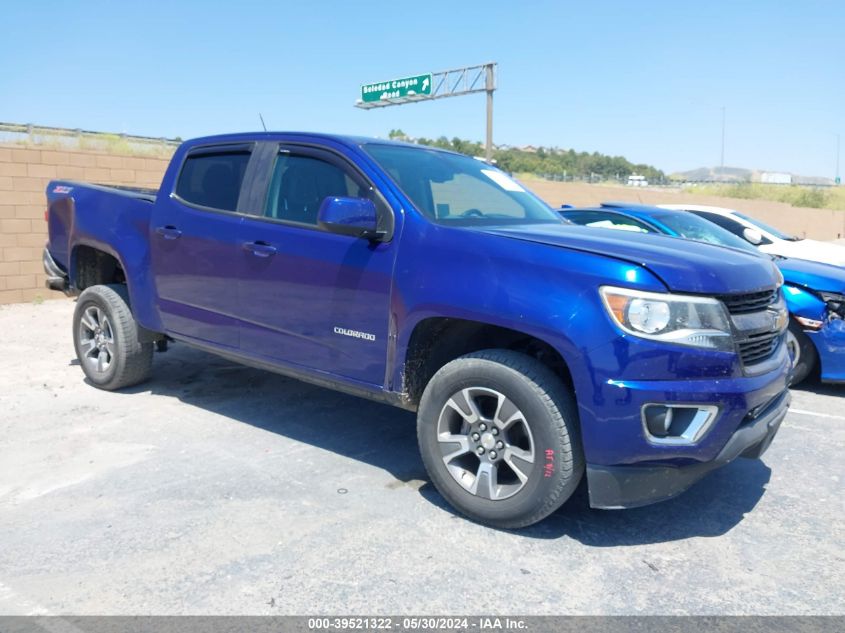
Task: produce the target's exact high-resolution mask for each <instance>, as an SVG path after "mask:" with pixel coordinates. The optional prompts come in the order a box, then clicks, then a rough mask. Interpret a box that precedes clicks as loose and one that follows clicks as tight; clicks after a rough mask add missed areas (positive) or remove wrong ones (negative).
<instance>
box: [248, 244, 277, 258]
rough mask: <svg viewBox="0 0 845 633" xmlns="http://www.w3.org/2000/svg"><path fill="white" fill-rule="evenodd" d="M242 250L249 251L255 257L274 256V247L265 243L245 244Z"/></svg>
mask: <svg viewBox="0 0 845 633" xmlns="http://www.w3.org/2000/svg"><path fill="white" fill-rule="evenodd" d="M244 250H245V251H249V252H250V253H252V254H253V255H255V256H256V257H270V256H271V255H275V254H276V247H275V246H273V245H271V244H268V243H267V242H246V243H245V244H244Z"/></svg>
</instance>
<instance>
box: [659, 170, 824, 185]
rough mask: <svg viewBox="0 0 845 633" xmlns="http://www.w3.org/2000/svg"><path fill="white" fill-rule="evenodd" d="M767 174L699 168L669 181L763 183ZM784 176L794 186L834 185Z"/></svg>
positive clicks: (810, 177)
mask: <svg viewBox="0 0 845 633" xmlns="http://www.w3.org/2000/svg"><path fill="white" fill-rule="evenodd" d="M766 173H771V172H766V171H763V170H758V169H745V168H743V167H699V168H698V169H690V170H689V171H680V172H676V173H674V174H671V175H670V176H669V179H670V180H677V181H682V182H723V183H743V182H762V181H764V180H765V178H764V177H763V174H766ZM783 174H784V175H787V176H789V177H790V178H791V182H792V184H794V185H817V186H829V185H832V184H833V180H832V179H830V178H822V177H820V176H799V175H797V174H790V173H787V172H783Z"/></svg>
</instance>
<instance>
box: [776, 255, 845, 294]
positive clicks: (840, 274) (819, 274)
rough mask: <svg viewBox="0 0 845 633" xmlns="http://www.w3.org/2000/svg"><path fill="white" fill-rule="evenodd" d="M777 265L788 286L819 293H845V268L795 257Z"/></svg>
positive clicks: (785, 259)
mask: <svg viewBox="0 0 845 633" xmlns="http://www.w3.org/2000/svg"><path fill="white" fill-rule="evenodd" d="M775 263H776V264H777V266H778V268H780V272H781V273H783V279H784V281H785V282H786V283H788V284H792V285H793V286H801V287H803V288H807V289H808V290H815V291H817V292H839V293H841V292H845V268H841V267H840V266H831V265H830V264H821V263H819V262H811V261H808V260H806V259H795V258H794V257H785V258H783V259H780V260H777V261H776V262H775Z"/></svg>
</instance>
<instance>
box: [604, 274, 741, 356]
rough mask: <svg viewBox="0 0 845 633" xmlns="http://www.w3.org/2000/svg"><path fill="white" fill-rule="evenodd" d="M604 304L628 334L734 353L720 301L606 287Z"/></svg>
mask: <svg viewBox="0 0 845 633" xmlns="http://www.w3.org/2000/svg"><path fill="white" fill-rule="evenodd" d="M599 292H600V294H601V298H602V302H603V303H604V307H605V308H606V309H607V312H608V313H609V314H610V316H611V318H612V319H613V321H614V322H615V323H616V324H617V325H618V326H619V327H620V328H622V330H624V331H625V332H627V333H628V334H632V335H634V336H639V337H640V338H647V339H652V340H655V341H665V342H666V343H675V344H677V345H689V346H692V347H704V348H708V349H715V350H720V351H725V352H732V351H734V344H733V338H732V336H731V326H730V322H729V320H728V315H727V313H726V312H725V308H724V306H723V305H722V303H721V302H720V301H717V300H716V299H710V298H708V297H695V296H692V295H675V294H668V293H667V294H663V293H659V292H643V291H640V290H631V289H629V288H615V287H613V286H602V287H601V288H599Z"/></svg>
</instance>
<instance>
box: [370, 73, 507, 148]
mask: <svg viewBox="0 0 845 633" xmlns="http://www.w3.org/2000/svg"><path fill="white" fill-rule="evenodd" d="M494 90H496V63H495V62H490V63H487V64H481V65H479V66H464V67H463V68H454V69H452V70H442V71H440V72H436V73H426V74H422V75H415V76H412V77H402V78H400V79H391V80H389V81H378V82H375V83H369V84H364V85H363V86H361V98H360V99H359V100H358V101H357V102H356V103H355V107H356V108H363V109H365V110H370V109H372V108H386V107H388V106H394V105H405V104H406V103H418V102H420V101H431V100H432V99H444V98H446V97H460V96H462V95H467V94H473V93H475V92H486V93H487V140H486V143H485V159H486V160H487V162H490V161H491V160H492V158H493V91H494Z"/></svg>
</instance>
